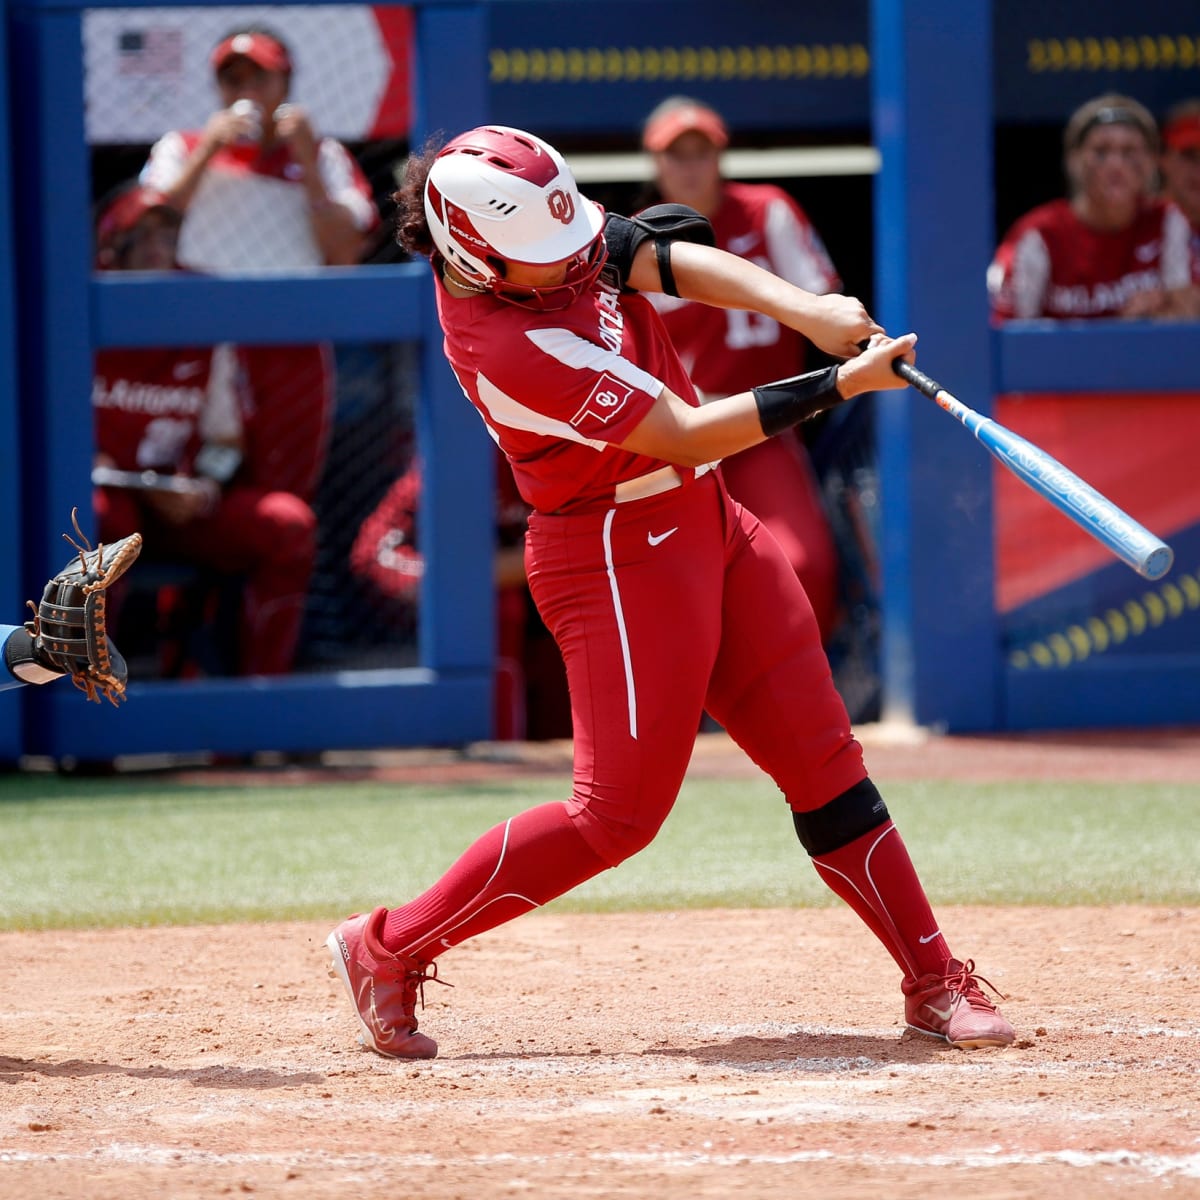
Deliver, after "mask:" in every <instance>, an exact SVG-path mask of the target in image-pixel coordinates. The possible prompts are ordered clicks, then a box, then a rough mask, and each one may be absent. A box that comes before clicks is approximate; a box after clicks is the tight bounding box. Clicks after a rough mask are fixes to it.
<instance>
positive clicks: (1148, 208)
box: [988, 200, 1191, 320]
mask: <svg viewBox="0 0 1200 1200" xmlns="http://www.w3.org/2000/svg"><path fill="white" fill-rule="evenodd" d="M1189 257H1190V255H1189V250H1188V228H1187V220H1186V219H1185V218H1184V216H1183V214H1182V213H1180V212H1179V211H1178V210H1176V209H1173V208H1169V207H1168V206H1167V205H1165V204H1164V203H1163V202H1162V201H1161V200H1147V201H1146V202H1145V203H1144V205H1143V206H1142V208H1141V211H1140V212H1139V213H1138V215H1137V217H1136V218H1135V220H1134V221H1133V223H1132V224H1131V225H1130V226H1129V227H1128V228H1126V229H1122V230H1120V231H1118V232H1115V233H1110V232H1101V231H1100V230H1097V229H1092V228H1091V227H1090V226H1088V225H1085V224H1084V223H1083V222H1082V221H1081V220H1080V219H1079V217H1078V216H1076V214H1075V210H1074V209H1073V208H1072V207H1071V202H1070V201H1069V200H1054V201H1052V202H1051V203H1049V204H1043V205H1040V206H1039V207H1038V208H1035V209H1033V210H1032V211H1030V212H1028V213H1026V214H1025V216H1023V217H1022V218H1021V219H1020V220H1019V221H1017V222H1016V224H1015V225H1013V227H1012V229H1011V230H1010V231H1009V233H1008V235H1007V236H1006V237H1005V239H1004V241H1003V242H1001V244H1000V247H999V249H998V250H997V251H996V255H995V257H994V258H993V260H992V265H991V266H990V267H989V268H988V292H989V294H990V296H991V301H992V313H993V316H995V317H996V318H997V319H999V320H1010V319H1012V318H1030V317H1055V318H1059V319H1065V318H1070V317H1115V316H1119V315H1120V313H1121V310H1122V309H1123V308H1124V306H1125V304H1126V303H1127V302H1128V301H1129V300H1130V299H1131V298H1132V297H1133V296H1135V295H1137V294H1138V293H1139V292H1147V291H1152V290H1154V289H1157V288H1180V287H1186V286H1187V285H1188V283H1189V282H1190V279H1191V264H1190V262H1189Z"/></svg>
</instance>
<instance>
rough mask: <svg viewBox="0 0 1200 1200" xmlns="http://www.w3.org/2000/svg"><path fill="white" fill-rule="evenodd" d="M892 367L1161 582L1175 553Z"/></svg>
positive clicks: (1057, 470)
mask: <svg viewBox="0 0 1200 1200" xmlns="http://www.w3.org/2000/svg"><path fill="white" fill-rule="evenodd" d="M892 367H893V368H894V369H895V372H896V374H897V375H899V376H900V378H901V379H903V380H905V382H907V383H910V384H912V386H913V387H915V388H916V389H917V391H918V392H921V393H922V394H924V395H926V396H928V397H929V398H930V399H931V400H936V401H937V403H938V404H939V405H940V406H941V407H942V408H944V409H945V410H946V411H947V412H948V413H949V414H950V415H951V416H952V417H957V418H958V420H960V421H961V422H962V423H963V424H964V425H965V426H966V427H967V428H968V429H969V430H970V431H971V432H972V433H973V434H974V435H975V436H976V438H978V440H979V441H981V442H982V443H983V444H984V446H986V447H987V449H988V450H989V451H990V452H991V454H992V456H993V457H994V458H996V460H997V461H998V462H1000V464H1001V465H1002V466H1005V467H1007V468H1008V469H1009V470H1010V471H1011V472H1012V473H1013V474H1014V475H1015V476H1016V477H1017V478H1018V479H1019V480H1021V482H1022V483H1025V484H1027V485H1028V486H1029V487H1031V488H1033V490H1034V491H1035V492H1037V493H1038V494H1039V495H1040V496H1043V497H1045V499H1047V500H1049V501H1050V503H1051V504H1053V505H1054V507H1055V508H1057V509H1058V510H1059V512H1061V513H1063V514H1065V515H1066V516H1068V517H1070V518H1071V520H1072V521H1074V522H1075V524H1076V525H1078V526H1079V527H1080V528H1081V529H1082V530H1083V531H1084V532H1085V533H1090V534H1091V535H1092V537H1094V538H1095V539H1096V540H1097V541H1098V542H1101V543H1102V544H1103V545H1105V546H1107V547H1108V548H1109V549H1110V550H1111V551H1112V552H1113V553H1114V554H1115V555H1116V556H1117V557H1118V558H1119V559H1121V561H1122V562H1126V563H1128V564H1129V565H1130V566H1131V567H1132V568H1133V569H1134V570H1135V571H1136V572H1137V573H1138V574H1139V575H1141V576H1142V577H1143V578H1145V579H1161V578H1162V577H1163V576H1164V575H1165V574H1166V573H1167V572H1168V571H1169V570H1170V569H1171V563H1172V562H1173V561H1174V559H1175V553H1174V551H1173V550H1172V549H1171V547H1170V546H1168V545H1167V544H1166V543H1165V542H1163V541H1161V540H1160V539H1158V538H1156V537H1155V536H1154V534H1152V533H1151V532H1150V530H1148V529H1146V528H1145V527H1144V526H1142V525H1139V524H1138V523H1137V522H1136V521H1135V520H1134V519H1133V518H1132V517H1131V516H1130V515H1129V514H1128V513H1126V512H1122V511H1121V509H1119V508H1118V507H1117V506H1116V505H1115V504H1114V503H1113V502H1112V501H1111V500H1109V499H1107V498H1106V497H1105V496H1102V495H1101V494H1100V493H1099V492H1098V491H1096V489H1095V488H1093V487H1091V486H1090V485H1089V484H1086V483H1084V482H1083V480H1082V479H1080V478H1079V476H1078V475H1075V474H1073V473H1072V472H1071V471H1068V470H1067V468H1066V467H1064V466H1063V465H1062V463H1060V462H1059V461H1058V459H1056V458H1053V457H1052V456H1051V455H1049V454H1047V453H1046V452H1045V450H1042V449H1040V448H1039V447H1037V446H1035V445H1034V444H1033V443H1032V442H1028V441H1026V440H1025V439H1024V438H1023V437H1020V436H1019V435H1018V434H1015V433H1013V431H1012V430H1011V429H1006V428H1005V427H1004V426H1003V425H999V424H997V423H996V422H995V421H993V420H991V419H990V418H989V417H985V416H982V415H981V414H979V413H977V412H976V411H975V410H974V409H973V408H969V407H968V406H967V405H965V404H964V403H963V402H962V401H961V400H959V399H958V398H957V397H955V396H952V395H951V394H950V393H949V392H948V391H946V389H945V388H944V387H942V385H941V384H940V383H937V382H935V381H934V380H932V379H930V378H929V376H928V375H926V374H925V372H924V371H918V370H917V368H916V367H914V366H913V365H912V364H911V363H906V362H903V361H902V360H900V359H897V360H896V361H895V362H893V363H892Z"/></svg>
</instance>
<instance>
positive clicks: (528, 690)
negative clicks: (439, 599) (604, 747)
mask: <svg viewBox="0 0 1200 1200" xmlns="http://www.w3.org/2000/svg"><path fill="white" fill-rule="evenodd" d="M496 457H497V459H498V461H497V463H496V562H495V576H494V579H495V585H496V669H495V686H494V690H493V712H494V719H495V736H496V738H497V740H499V741H525V740H526V739H530V740H537V739H542V738H555V737H569V736H570V732H571V730H570V710H569V705H568V702H567V696H566V681H565V679H564V678H563V669H562V659H561V656H560V655H559V654H558V651H557V649H556V648H555V646H554V644H553V641H552V639H550V637H549V634H548V633H547V631H546V629H545V626H543V625H542V624H541V621H540V620H539V619H538V617H537V611H536V609H534V608H533V603H532V599H531V597H530V595H529V584H528V581H527V580H526V578H525V525H526V521H527V519H528V516H529V505H527V504H526V503H525V501H524V500H523V499H522V498H521V495H520V493H519V492H518V491H517V486H516V481H515V480H514V479H513V475H512V470H511V469H510V467H509V465H508V460H507V459H506V458H505V457H504V455H503V454H500V453H499V451H497V456H496ZM420 507H421V467H420V463H418V462H414V463H413V464H412V466H410V467H409V469H408V470H407V471H405V472H404V474H403V475H401V476H400V477H399V478H398V479H397V480H396V481H395V482H394V483H393V484H392V485H391V487H389V488H388V490H387V491H386V492H385V493H384V496H383V498H382V499H381V500H380V501H379V503H378V504H377V505H376V506H375V508H374V509H372V511H371V513H370V514H369V515H368V516H367V518H366V519H365V520H364V521H363V523H362V525H361V526H359V530H358V533H357V535H356V536H355V539H354V544H353V546H352V547H351V549H350V569H351V571H353V573H354V574H355V575H356V576H358V577H359V578H360V579H364V580H367V581H368V582H369V584H370V586H371V587H372V589H373V590H374V591H375V592H376V593H378V594H379V595H381V596H384V597H386V598H387V599H388V600H389V601H390V602H391V603H392V604H393V605H395V606H396V608H397V609H399V610H400V611H401V612H403V613H404V614H405V616H406V617H407V618H408V623H409V624H410V625H415V622H416V620H417V617H418V607H419V601H420V595H421V580H422V579H423V578H424V576H425V556H424V555H423V554H422V552H421V548H420V542H419V538H418V535H417V526H418V519H417V517H418V513H419V511H420Z"/></svg>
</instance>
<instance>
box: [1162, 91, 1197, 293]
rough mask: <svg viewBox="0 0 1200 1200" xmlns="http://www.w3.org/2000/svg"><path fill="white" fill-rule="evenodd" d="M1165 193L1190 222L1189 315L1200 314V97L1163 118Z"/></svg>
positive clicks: (1182, 104) (1179, 106) (1172, 109)
mask: <svg viewBox="0 0 1200 1200" xmlns="http://www.w3.org/2000/svg"><path fill="white" fill-rule="evenodd" d="M1162 143H1163V149H1162V157H1161V158H1160V159H1159V169H1160V171H1161V173H1162V181H1163V196H1164V197H1165V199H1166V200H1167V201H1168V203H1170V204H1172V205H1174V206H1175V207H1176V208H1177V209H1178V210H1179V211H1180V212H1181V213H1182V214H1183V215H1184V216H1185V217H1186V218H1187V222H1188V230H1189V233H1190V235H1191V236H1190V238H1189V243H1188V244H1189V252H1190V257H1191V267H1192V285H1193V286H1192V288H1191V289H1190V294H1189V295H1188V296H1187V297H1185V298H1184V307H1185V308H1186V309H1187V315H1188V316H1192V317H1200V100H1183V101H1181V102H1180V103H1179V104H1176V105H1175V106H1174V107H1172V108H1171V109H1170V111H1169V112H1168V113H1167V115H1166V119H1165V120H1164V121H1163V131H1162Z"/></svg>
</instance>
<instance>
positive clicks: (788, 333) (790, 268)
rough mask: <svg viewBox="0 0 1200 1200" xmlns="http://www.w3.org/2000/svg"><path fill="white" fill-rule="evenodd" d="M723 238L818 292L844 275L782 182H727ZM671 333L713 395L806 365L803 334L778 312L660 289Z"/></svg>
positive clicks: (720, 214) (719, 227)
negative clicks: (734, 306) (690, 298)
mask: <svg viewBox="0 0 1200 1200" xmlns="http://www.w3.org/2000/svg"><path fill="white" fill-rule="evenodd" d="M712 227H713V233H714V234H715V236H716V240H717V245H718V246H719V247H720V248H721V249H722V250H728V251H729V252H730V253H731V254H736V255H738V257H739V258H745V259H748V260H749V261H750V262H753V263H756V264H757V265H758V266H760V267H764V268H766V270H768V271H770V272H771V273H772V274H774V275H778V276H780V277H781V278H783V279H786V280H787V281H788V282H789V283H792V284H795V285H796V286H797V287H801V288H803V289H804V290H805V291H808V292H813V293H814V294H816V295H824V294H825V293H826V292H834V291H838V290H839V289H840V288H841V286H842V283H841V280H840V279H839V278H838V273H837V270H836V268H835V267H834V265H833V262H832V261H831V260H830V257H829V253H828V251H826V249H825V246H824V244H823V243H822V241H821V239H820V237H819V236H818V234H817V231H816V230H815V229H814V228H813V226H812V223H811V222H810V221H809V219H808V217H807V215H806V214H805V212H804V210H803V209H802V208H801V207H800V205H798V204H797V203H796V201H795V200H793V199H792V197H791V196H789V195H788V194H787V192H785V191H784V190H783V189H782V188H779V187H776V186H774V185H773V184H764V183H724V184H722V186H721V203H720V206H719V207H718V209H717V211H716V213H715V214H714V215H713V218H712ZM653 303H654V307H655V308H657V309H658V311H659V313H660V315H661V316H662V318H663V323H664V324H665V325H666V328H667V332H668V333H669V334H670V336H671V340H672V341H673V342H674V343H675V347H676V349H677V350H678V351H679V355H680V357H681V358H682V359H683V361H684V364H685V366H686V367H687V368H688V371H689V372H690V374H691V377H692V380H693V382H694V383H695V385H696V387H698V388H699V389H700V391H701V392H702V393H704V395H705V396H706V397H707V396H728V395H732V394H734V393H736V392H744V391H746V390H747V389H748V388H751V387H753V386H754V385H755V384H759V383H765V382H767V381H768V380H771V379H780V378H783V377H786V376H788V375H795V374H797V373H799V372H800V371H802V370H803V369H804V355H805V341H804V338H803V337H802V336H801V335H800V334H799V333H797V332H796V331H795V330H794V329H788V328H786V327H784V326H782V325H780V324H779V322H778V321H776V320H775V319H774V318H773V317H768V316H764V315H763V314H762V313H754V312H745V311H743V310H741V309H720V308H712V307H710V306H708V305H704V304H698V303H695V302H692V301H688V300H680V299H677V298H675V297H672V296H661V295H656V296H654V297H653Z"/></svg>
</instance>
